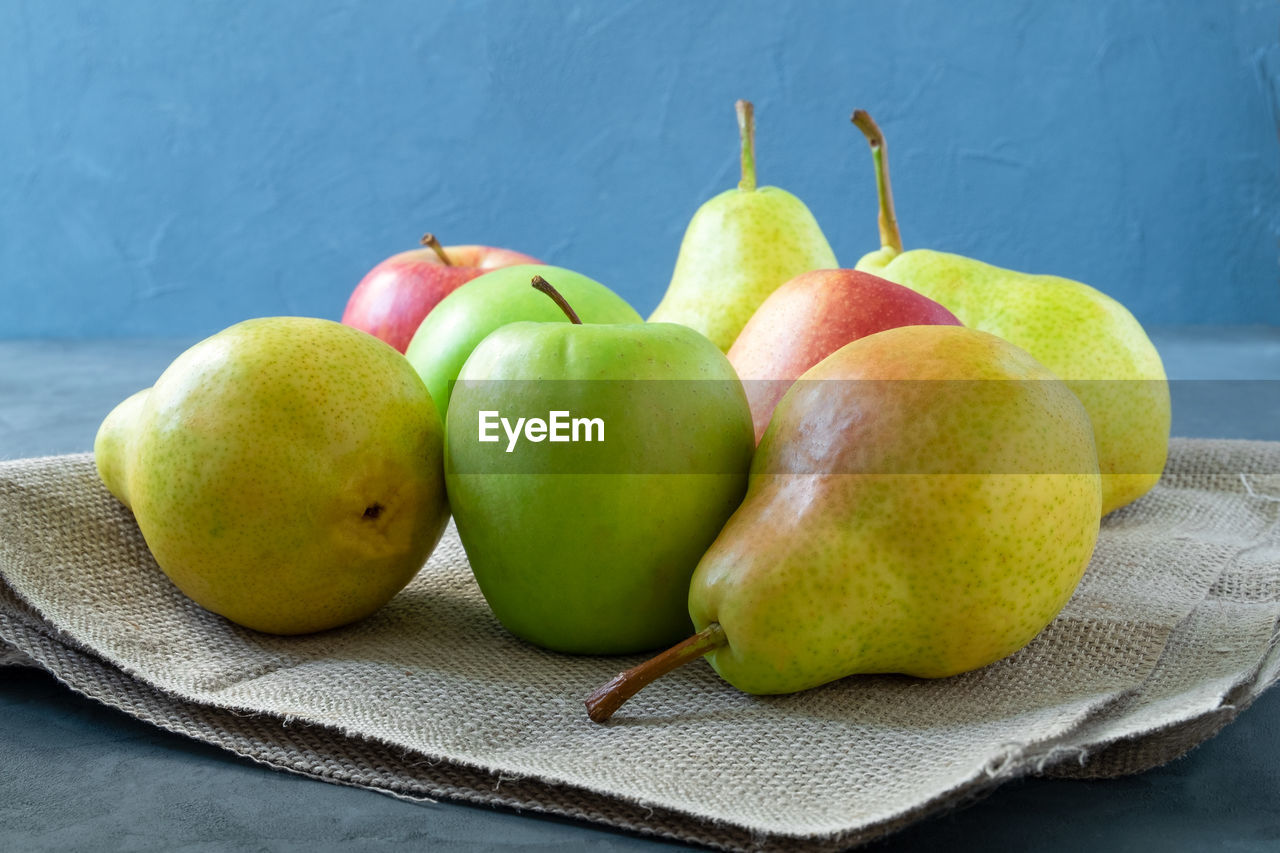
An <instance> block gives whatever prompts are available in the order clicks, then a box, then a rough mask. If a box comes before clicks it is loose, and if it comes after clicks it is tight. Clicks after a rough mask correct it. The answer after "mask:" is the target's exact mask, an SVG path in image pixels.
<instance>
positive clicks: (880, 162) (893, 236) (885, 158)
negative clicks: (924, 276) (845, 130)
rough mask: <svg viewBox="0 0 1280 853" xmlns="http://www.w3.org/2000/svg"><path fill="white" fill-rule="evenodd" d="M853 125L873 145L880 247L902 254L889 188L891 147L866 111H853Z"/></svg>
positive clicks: (890, 189) (872, 156) (900, 237)
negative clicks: (878, 203) (878, 199)
mask: <svg viewBox="0 0 1280 853" xmlns="http://www.w3.org/2000/svg"><path fill="white" fill-rule="evenodd" d="M852 121H853V124H854V126H855V127H857V128H858V130H860V131H862V135H863V136H865V137H866V138H867V142H868V143H870V144H871V160H872V162H873V163H875V168H876V193H877V194H878V195H879V196H880V219H879V222H880V245H881V246H883V247H885V248H888V249H893V251H894V253H895V254H898V253H901V252H902V232H901V231H899V230H898V217H897V216H896V215H895V214H894V212H893V188H892V187H890V186H889V146H888V145H887V144H886V143H885V141H884V134H883V133H882V132H881V131H880V126H879V125H878V124H876V123H875V120H874V119H872V118H871V116H870V115H868V114H867V111H866V110H854V111H853V119H852Z"/></svg>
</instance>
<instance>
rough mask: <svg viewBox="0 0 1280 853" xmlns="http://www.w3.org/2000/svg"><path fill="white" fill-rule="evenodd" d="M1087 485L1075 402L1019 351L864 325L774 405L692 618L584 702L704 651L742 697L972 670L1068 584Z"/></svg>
mask: <svg viewBox="0 0 1280 853" xmlns="http://www.w3.org/2000/svg"><path fill="white" fill-rule="evenodd" d="M1101 500H1102V498H1101V487H1100V476H1099V473H1098V463H1097V454H1096V450H1095V447H1094V443H1093V431H1092V428H1091V427H1090V424H1089V419H1088V416H1087V415H1086V414H1085V412H1084V407H1083V406H1082V405H1081V404H1080V401H1079V400H1078V399H1077V398H1076V397H1075V395H1074V394H1072V393H1071V391H1070V389H1068V388H1067V386H1066V385H1065V384H1064V383H1062V382H1061V381H1060V380H1058V379H1056V378H1055V377H1054V376H1053V374H1051V373H1050V372H1049V371H1048V370H1047V369H1046V368H1045V367H1044V366H1043V365H1041V364H1039V363H1038V362H1037V361H1036V360H1035V359H1033V358H1032V357H1031V356H1030V355H1028V354H1027V353H1026V352H1025V351H1024V350H1021V349H1019V348H1018V347H1015V346H1013V345H1012V344H1010V343H1008V342H1007V341H1004V340H1002V339H1000V338H998V337H996V336H994V335H990V334H987V333H985V332H980V331H975V330H972V329H967V328H963V327H960V326H944V325H937V326H903V327H899V328H895V329H890V330H887V331H883V332H879V333H877V334H874V335H870V336H868V337H865V338H860V339H859V340H856V341H854V342H852V343H850V344H847V345H845V346H844V347H842V348H840V349H839V350H837V351H836V352H835V353H833V354H832V355H830V356H829V357H827V358H826V359H824V360H823V361H821V362H819V363H818V364H817V365H816V366H814V367H813V368H812V369H810V370H809V371H807V372H806V373H805V374H804V375H803V376H801V377H800V379H799V380H798V381H797V382H796V383H795V384H794V385H793V386H792V387H791V389H790V390H788V392H787V394H786V395H785V396H784V397H783V398H782V400H781V401H780V402H779V404H778V407H777V409H776V410H775V411H774V415H773V419H772V420H771V422H770V424H769V428H768V430H767V431H766V432H765V435H764V437H763V439H762V440H761V443H760V446H759V448H758V450H757V452H756V456H755V458H754V459H753V461H752V467H751V476H750V480H749V484H748V487H747V495H746V498H745V499H744V500H743V503H742V505H741V506H740V507H739V508H738V510H737V511H736V512H735V513H734V514H733V516H731V517H730V519H729V521H728V522H727V523H726V524H725V526H724V528H723V529H722V530H721V532H720V535H719V536H718V537H717V538H716V540H715V542H714V543H713V544H712V545H711V547H710V549H709V550H708V551H707V552H706V554H705V555H704V556H703V558H702V560H701V561H700V562H699V563H698V567H697V569H696V570H695V571H694V575H693V579H692V582H691V586H690V589H689V613H690V616H691V617H692V619H693V623H694V626H695V628H696V629H697V633H696V634H694V636H693V637H691V638H689V639H688V640H686V641H685V642H684V643H682V644H680V645H678V646H676V647H674V648H673V649H670V650H668V651H667V652H665V653H663V654H662V655H659V656H658V657H656V658H654V659H653V660H650V661H648V662H647V663H644V664H641V665H640V666H639V667H636V668H635V669H632V670H629V671H627V672H624V673H622V674H621V675H619V676H618V677H617V678H615V679H614V680H613V681H611V682H610V683H609V684H608V685H605V687H603V688H601V689H600V690H598V691H597V692H596V693H594V694H593V695H592V697H591V698H590V699H589V700H588V702H587V706H588V710H589V712H590V715H591V717H592V719H594V720H596V721H597V722H599V721H603V720H604V719H607V718H608V716H609V715H610V714H612V713H613V711H615V710H616V709H617V708H618V707H619V706H620V705H621V704H622V702H624V701H626V699H627V698H629V697H630V696H631V695H633V694H634V693H635V692H636V691H637V690H639V689H640V688H641V687H643V686H644V685H645V684H646V683H648V682H649V681H652V680H653V678H655V677H657V676H658V675H661V674H662V673H663V672H666V671H669V670H670V669H672V668H674V667H675V666H678V665H680V664H682V663H686V662H688V661H690V660H693V659H696V658H698V657H701V656H703V655H706V656H707V657H708V659H709V660H710V662H711V665H712V666H713V667H714V668H715V669H716V671H717V672H718V673H719V674H720V675H721V676H722V677H723V678H724V679H725V680H726V681H728V682H729V683H730V684H732V685H733V686H735V687H737V688H738V689H740V690H743V691H746V692H748V693H755V694H772V693H790V692H794V691H799V690H805V689H807V688H810V687H815V686H817V685H820V684H825V683H827V682H830V681H834V680H836V679H839V678H843V677H845V676H849V675H853V674H857V673H904V674H907V675H914V676H920V677H925V678H940V677H945V676H949V675H954V674H957V673H961V672H966V671H969V670H973V669H977V668H978V667H981V666H984V665H986V664H988V663H991V662H992V661H995V660H998V659H1000V658H1002V657H1005V656H1006V655H1009V654H1012V653H1013V652H1014V651H1016V650H1018V649H1019V648H1021V647H1023V646H1024V645H1026V644H1027V643H1028V642H1030V641H1031V639H1032V638H1034V637H1035V636H1036V634H1038V633H1039V632H1040V631H1041V630H1042V629H1043V628H1044V627H1045V625H1047V624H1048V623H1049V622H1050V621H1051V620H1052V619H1053V618H1054V616H1055V615H1056V614H1057V613H1058V611H1059V610H1060V609H1061V608H1062V606H1063V605H1064V604H1065V603H1066V601H1067V599H1068V598H1070V596H1071V594H1072V592H1073V591H1074V590H1075V588H1076V585H1077V584H1078V583H1079V581H1080V578H1081V576H1082V575H1083V573H1084V570H1085V568H1086V566H1087V565H1088V563H1089V559H1090V556H1091V555H1092V553H1093V548H1094V545H1095V543H1096V541H1097V537H1098V527H1099V507H1100V506H1101Z"/></svg>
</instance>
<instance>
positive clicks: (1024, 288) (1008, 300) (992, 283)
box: [853, 110, 1171, 514]
mask: <svg viewBox="0 0 1280 853" xmlns="http://www.w3.org/2000/svg"><path fill="white" fill-rule="evenodd" d="M853 123H854V124H855V125H856V126H857V127H858V128H859V129H860V130H861V131H862V132H863V133H864V134H865V135H866V136H867V140H868V141H869V142H870V144H871V154H872V158H873V161H874V163H875V168H876V185H877V188H878V192H879V197H880V242H881V243H882V244H883V245H882V247H881V248H880V249H879V250H878V251H875V252H871V253H870V254H868V255H866V256H864V257H863V258H862V259H861V260H860V261H858V265H857V269H859V270H862V271H864V272H869V273H872V274H873V275H878V276H880V277H882V278H887V279H888V280H890V281H893V282H897V283H898V284H901V285H905V286H906V287H909V288H911V289H912V290H914V291H916V292H917V293H920V294H922V295H923V296H927V297H928V298H930V299H932V300H934V301H936V302H940V303H942V304H943V305H945V306H946V307H947V308H948V309H950V310H951V312H952V313H953V314H955V315H956V317H958V318H959V319H960V322H962V323H964V325H966V326H968V327H970V328H974V329H981V330H983V331H986V332H991V333H992V334H996V335H999V336H1000V337H1002V338H1004V339H1005V340H1007V341H1010V342H1012V343H1015V344H1017V345H1018V346H1020V347H1022V348H1023V349H1025V350H1027V352H1029V353H1031V354H1032V355H1033V356H1034V357H1035V358H1036V359H1037V360H1038V361H1040V362H1041V363H1042V364H1044V365H1045V366H1046V367H1048V368H1049V369H1050V370H1051V371H1053V373H1054V374H1056V375H1057V376H1058V377H1059V378H1061V379H1063V380H1065V381H1066V383H1067V384H1068V385H1069V386H1070V387H1071V390H1072V391H1074V392H1075V393H1076V396H1078V397H1079V398H1080V401H1081V402H1082V403H1084V407H1085V410H1086V411H1087V412H1088V413H1089V418H1090V420H1091V421H1092V423H1093V431H1094V438H1095V440H1096V441H1097V446H1098V463H1099V465H1100V466H1101V469H1102V475H1103V477H1102V512H1103V514H1106V513H1108V512H1111V511H1112V510H1114V509H1117V508H1119V507H1122V506H1124V505H1125V504H1128V503H1131V502H1132V501H1135V500H1137V499H1138V498H1140V497H1142V496H1143V495H1144V494H1146V493H1147V492H1148V491H1150V489H1151V487H1152V486H1154V485H1155V484H1156V482H1157V481H1158V480H1159V479H1160V474H1161V472H1162V471H1163V470H1164V463H1165V458H1166V456H1167V455H1168V452H1169V424H1170V416H1171V415H1170V401H1169V384H1168V381H1167V380H1166V378H1165V372H1164V365H1163V363H1162V362H1161V360H1160V354H1159V353H1158V352H1156V348H1155V345H1154V344H1152V343H1151V339H1150V338H1149V337H1147V334H1146V332H1145V331H1144V330H1143V328H1142V326H1141V324H1140V323H1139V322H1138V320H1137V319H1136V318H1135V317H1134V316H1133V314H1131V313H1130V312H1129V310H1128V309H1127V308H1125V307H1124V306H1123V305H1122V304H1120V303H1119V302H1117V301H1116V300H1115V299H1112V298H1111V297H1110V296H1107V295H1106V294H1105V293H1102V292H1101V291H1099V290H1096V289H1094V288H1092V287H1090V286H1089V285H1087V284H1081V283H1080V282H1078V281H1071V280H1070V279H1065V278H1059V277H1057V276H1051V275H1029V274H1026V273H1020V272H1014V271H1013V270H1006V269H1001V268H1000V267H995V266H991V265H990V264H985V263H982V262H981V261H976V260H973V259H971V258H966V257H962V256H960V255H953V254H948V253H946V252H937V251H932V250H928V249H913V250H911V251H907V252H904V251H903V249H902V237H901V235H900V233H899V230H898V223H897V218H896V216H895V214H894V209H893V195H892V192H891V190H890V186H889V165H888V153H887V150H886V146H885V141H884V135H883V134H882V133H881V131H880V128H879V127H877V126H876V124H875V122H874V121H873V120H872V119H871V117H870V116H869V115H867V114H866V113H865V112H863V111H862V110H859V111H857V112H855V113H854V114H853Z"/></svg>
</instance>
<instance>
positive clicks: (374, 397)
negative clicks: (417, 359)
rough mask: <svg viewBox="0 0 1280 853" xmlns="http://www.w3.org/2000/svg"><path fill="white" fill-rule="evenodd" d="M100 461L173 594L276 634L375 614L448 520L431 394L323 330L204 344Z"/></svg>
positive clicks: (137, 405)
mask: <svg viewBox="0 0 1280 853" xmlns="http://www.w3.org/2000/svg"><path fill="white" fill-rule="evenodd" d="M94 457H95V460H96V462H97V466H98V472H99V475H100V476H101V478H102V481H103V483H104V484H105V485H106V486H107V488H108V489H109V490H110V491H111V493H112V494H113V495H115V496H116V497H117V498H119V499H120V501H122V502H123V503H124V504H125V505H126V506H128V507H129V508H130V509H132V510H133V514H134V517H135V518H136V519H137V522H138V527H139V528H140V529H141V531H142V535H143V538H144V539H145V540H146V543H147V547H148V548H150V549H151V553H152V555H153V556H154V557H155V559H156V563H157V564H159V566H160V568H161V569H162V570H163V571H164V573H165V574H166V575H168V576H169V578H170V579H171V580H172V581H173V582H174V584H175V585H176V586H177V587H178V589H180V590H182V592H183V593H185V594H186V595H187V596H188V597H190V598H191V599H192V600H194V601H195V602H196V603H197V604H199V605H201V606H202V607H204V608H206V609H208V610H211V611H213V612H214V613H218V614H221V615H223V616H225V617H226V618H228V619H230V620H231V621H233V622H236V623H238V624H240V625H244V626H246V627H249V628H254V629H257V630H260V631H266V632H270V633H275V634H301V633H308V632H311V631H319V630H322V629H325V628H332V627H336V626H338V625H343V624H346V623H348V622H352V621H355V620H357V619H360V618H362V617H364V616H366V615H368V614H369V613H372V612H373V611H374V610H376V609H377V608H378V607H380V606H382V605H383V604H385V603H386V602H387V601H389V600H390V599H391V597H392V596H394V595H395V594H396V593H397V592H398V591H399V590H400V589H401V588H403V587H404V585H405V584H407V583H408V582H409V580H410V579H411V578H412V577H413V576H414V574H416V573H417V571H418V569H419V568H421V567H422V565H423V563H425V562H426V559H427V557H428V555H429V554H430V553H431V550H432V548H434V547H435V544H436V542H437V541H439V539H440V535H441V533H442V532H443V531H444V526H445V522H446V521H447V520H448V517H449V510H448V503H447V501H446V498H445V489H444V470H443V430H442V428H441V424H440V417H439V415H438V414H437V413H436V409H435V404H434V403H432V401H431V397H430V395H429V394H428V393H427V390H426V388H425V387H424V386H423V384H422V380H421V379H420V378H419V377H418V375H417V373H415V372H414V370H413V368H412V367H410V366H409V363H408V362H407V361H405V360H404V358H403V357H402V356H401V355H400V354H399V353H398V352H396V351H395V350H394V349H392V348H391V347H390V346H388V345H387V344H385V343H383V342H382V341H380V340H378V339H377V338H374V337H373V336H372V335H369V334H366V333H365V332H361V331H359V330H357V329H353V328H350V327H347V326H343V325H340V324H338V323H334V322H332V321H329V320H317V319H312V318H307V317H267V318H260V319H256V320H246V321H245V322H243V323H238V324H236V325H234V326H231V327H230V328H228V329H224V330H223V331H222V332H219V333H218V334H216V335H213V336H212V337H210V338H206V339H205V340H203V341H201V342H200V343H198V344H196V345H195V346H193V347H191V348H190V349H188V350H187V351H186V352H184V353H182V354H181V355H179V356H178V357H177V358H176V359H175V360H174V362H173V363H172V364H171V365H169V367H168V368H167V369H166V370H165V371H164V373H163V374H161V376H160V378H159V379H157V380H156V384H155V385H154V386H153V387H151V388H149V389H146V390H144V391H140V392H138V393H137V394H134V395H133V396H131V397H129V398H128V399H126V400H125V401H124V402H122V403H121V404H120V405H119V406H117V407H116V408H115V409H114V410H113V411H112V412H111V413H110V414H109V415H108V416H107V418H106V419H105V420H104V421H103V423H102V426H101V428H100V429H99V431H98V435H97V438H96V440H95V441H94Z"/></svg>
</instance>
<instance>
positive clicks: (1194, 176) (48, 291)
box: [0, 0, 1280, 337]
mask: <svg viewBox="0 0 1280 853" xmlns="http://www.w3.org/2000/svg"><path fill="white" fill-rule="evenodd" d="M1278 35H1280V5H1278V4H1277V3H1276V2H1252V1H1251V0H1221V2H1213V3H1204V2H1195V0H1187V2H1157V0H1136V2H1126V3H1111V2H1086V3H1074V2H1073V3H1067V2H1063V3H1045V2H1041V0H1005V2H996V3H987V4H981V5H976V4H964V3H954V2H950V0H917V2H894V3H832V2H800V0H770V2H751V3H727V2H725V3H711V2H702V3H689V2H684V0H670V2H667V0H663V2H643V3H640V2H637V3H603V2H601V3H568V2H554V3H553V2H529V0H500V2H475V3H441V4H434V5H432V4H427V3H422V2H415V0H404V2H386V1H385V0H384V1H383V2H367V3H357V2H340V1H339V0H308V2H284V0H280V1H279V2H266V0H254V1H253V2H238V3H237V2H230V0H224V2H199V0H184V2H181V3H170V2H164V0H153V2H144V1H143V0H120V2H111V3H103V2H101V0H92V2H56V3H54V2H44V1H43V0H34V1H33V2H22V1H21V0H0V337H31V336H59V337H77V336H126V335H195V334H203V333H208V332H212V331H216V330H217V329H219V328H221V327H223V326H226V325H228V324H230V323H232V322H235V321H237V320H240V319H243V318H245V317H249V316H260V315H266V314H279V313H296V314H310V315H318V316H328V317H334V318H336V317H338V316H340V314H341V312H342V308H343V306H344V304H345V301H346V297H347V294H348V293H349V291H350V289H351V288H352V287H353V286H354V285H355V283H356V282H357V281H358V280H359V279H360V277H361V275H363V273H364V272H365V271H366V270H367V269H368V268H369V267H370V266H372V265H373V264H374V263H375V262H377V261H378V260H380V259H381V258H383V257H384V256H386V255H389V254H391V253H393V252H396V251H399V250H402V249H405V248H410V247H412V246H413V245H414V243H415V240H416V238H417V237H418V236H419V234H420V233H421V232H423V231H426V230H431V231H435V232H437V233H438V234H439V235H441V237H442V238H443V239H444V241H445V242H446V243H460V242H482V243H491V244H495V245H504V246H509V247H511V248H516V249H520V250H522V251H525V252H529V253H531V254H535V255H540V256H542V257H543V258H545V259H546V260H547V261H550V262H554V263H557V264H561V265H565V266H570V267H574V268H577V269H579V270H581V271H582V272H584V273H587V274H589V275H592V276H594V277H596V278H598V279H600V280H602V281H604V282H606V283H608V284H610V285H612V286H613V287H614V288H615V289H617V290H618V291H620V292H621V293H622V294H623V295H624V296H626V297H627V298H628V299H630V300H631V301H632V302H633V303H634V304H635V305H636V306H637V308H639V309H640V310H641V311H642V312H647V311H648V310H650V309H651V308H652V307H653V306H654V305H656V304H657V301H658V299H659V297H660V295H661V293H662V291H663V289H664V288H665V287H666V283H667V280H668V278H669V276H670V272H671V267H672V264H673V263H674V260H675V254H676V250H677V247H678V245H679V240H680V236H681V234H682V232H683V229H684V225H685V223H686V222H687V221H688V218H689V216H690V215H691V214H692V213H693V211H694V210H695V208H696V207H697V206H698V204H700V203H701V202H702V201H704V200H705V199H706V198H708V197H710V196H711V195H713V194H714V193H716V192H718V191H720V190H722V189H725V188H728V187H730V186H732V185H733V184H734V183H735V181H736V170H737V149H736V145H737V143H736V139H735V125H734V117H733V107H732V104H733V100H734V99H735V98H737V97H747V98H751V99H753V100H754V101H755V102H756V105H757V118H758V123H759V145H758V160H759V165H760V173H761V180H762V182H763V183H771V184H777V185H779V186H783V187H786V188H788V189H790V190H791V191H793V192H795V193H796V194H797V195H799V196H800V197H801V198H803V199H804V200H805V201H807V202H808V204H809V206H810V207H811V209H812V210H813V211H814V213H815V215H816V216H817V217H818V220H819V221H820V222H821V223H822V224H823V226H824V229H825V230H826V232H827V235H828V237H829V239H830V240H831V242H832V245H833V246H834V248H835V249H836V254H837V256H838V257H839V258H840V259H841V261H842V262H843V263H845V264H849V265H852V264H853V263H854V262H855V261H856V260H857V258H858V257H859V256H860V255H861V254H862V253H863V252H864V251H866V250H869V249H871V248H874V245H875V242H876V229H875V210H874V189H873V181H872V176H871V171H870V167H869V157H868V155H867V151H866V146H865V144H864V143H863V142H862V140H861V138H860V137H858V136H857V134H856V132H855V131H854V130H853V129H852V128H851V127H850V125H849V124H848V115H849V113H850V111H851V110H852V108H854V107H864V108H866V109H868V110H870V111H871V112H872V114H873V115H874V116H876V117H877V118H878V119H879V121H880V123H881V125H882V126H883V127H884V128H885V130H886V132H887V133H888V135H889V140H890V145H891V150H892V154H893V167H894V168H893V174H894V179H895V188H896V190H897V195H898V212H899V216H900V219H901V221H902V224H903V229H904V234H905V238H906V240H907V242H908V244H909V245H913V246H931V247H936V248H944V249H949V250H952V251H958V252H962V253H966V254H971V255H974V256H977V257H981V258H983V259H985V260H989V261H991V262H994V263H998V264H1002V265H1005V266H1010V267H1015V268H1020V269H1026V270H1030V271H1040V272H1054V273H1057V274H1060V275H1065V276H1069V277H1073V278H1078V279H1080V280H1083V281H1087V282H1090V283H1092V284H1094V285H1095V286H1098V287H1100V288H1102V289H1104V290H1106V291H1108V292H1109V293H1111V294H1113V295H1114V296H1116V297H1118V298H1120V299H1121V300H1122V301H1124V302H1126V303H1127V304H1128V305H1129V306H1130V307H1131V308H1132V309H1133V310H1134V312H1135V313H1136V314H1137V315H1138V317H1139V318H1140V319H1141V320H1142V321H1144V322H1146V323H1150V324H1163V323H1237V322H1254V323H1256V322H1267V323H1280V265H1278V263H1277V261H1278V257H1280V144H1278V142H1277V120H1278V117H1280V94H1278V93H1280V45H1278V44H1277V36H1278Z"/></svg>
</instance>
